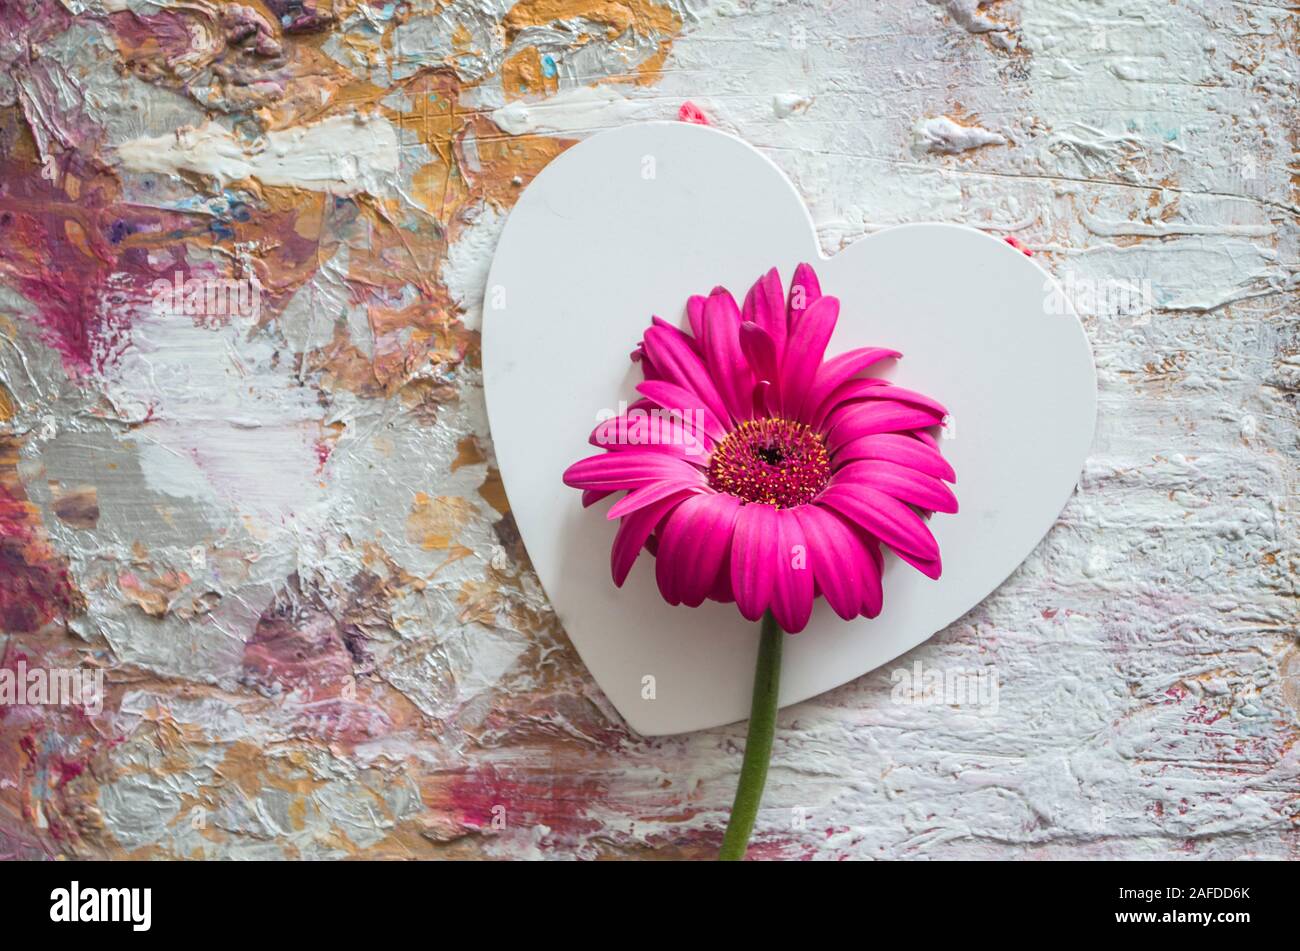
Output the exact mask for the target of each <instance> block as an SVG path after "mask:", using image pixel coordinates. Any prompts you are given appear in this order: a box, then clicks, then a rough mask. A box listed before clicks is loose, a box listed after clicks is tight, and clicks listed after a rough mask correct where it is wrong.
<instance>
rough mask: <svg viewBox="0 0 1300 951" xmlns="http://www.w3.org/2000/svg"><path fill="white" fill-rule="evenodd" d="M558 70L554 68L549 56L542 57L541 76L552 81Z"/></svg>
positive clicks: (552, 60) (553, 62)
mask: <svg viewBox="0 0 1300 951" xmlns="http://www.w3.org/2000/svg"><path fill="white" fill-rule="evenodd" d="M557 73H559V70H558V69H557V68H556V66H555V60H554V59H552V58H551V57H550V56H549V55H548V56H543V57H542V75H543V76H545V77H546V78H547V79H554V78H555V76H556V74H557Z"/></svg>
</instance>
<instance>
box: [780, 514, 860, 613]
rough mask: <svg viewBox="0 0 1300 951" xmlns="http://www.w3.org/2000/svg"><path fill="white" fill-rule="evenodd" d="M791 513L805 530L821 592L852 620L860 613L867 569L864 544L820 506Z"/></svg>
mask: <svg viewBox="0 0 1300 951" xmlns="http://www.w3.org/2000/svg"><path fill="white" fill-rule="evenodd" d="M792 511H793V512H794V513H795V515H796V516H797V517H798V519H799V524H800V526H801V527H802V528H803V534H804V541H805V544H806V545H807V548H808V555H809V558H810V559H811V561H812V571H813V578H814V580H815V581H816V582H817V587H818V589H819V590H820V591H821V593H822V594H823V595H824V596H825V597H826V603H827V604H829V605H830V606H831V609H832V610H833V611H834V612H835V613H836V614H838V615H839V616H840V617H842V618H844V620H846V621H849V620H852V619H853V618H855V617H857V616H858V614H859V613H860V608H861V605H862V577H863V575H864V573H865V572H866V570H867V568H866V561H867V554H866V552H865V551H864V549H863V547H862V543H861V542H860V541H859V540H858V536H857V535H856V534H855V533H854V532H853V531H852V530H851V529H850V528H849V527H848V526H847V525H846V524H844V522H842V521H841V520H840V519H839V518H838V517H837V516H835V515H833V514H831V512H829V511H828V510H826V509H824V508H822V507H821V506H819V505H817V504H813V505H801V506H799V507H798V508H795V509H792Z"/></svg>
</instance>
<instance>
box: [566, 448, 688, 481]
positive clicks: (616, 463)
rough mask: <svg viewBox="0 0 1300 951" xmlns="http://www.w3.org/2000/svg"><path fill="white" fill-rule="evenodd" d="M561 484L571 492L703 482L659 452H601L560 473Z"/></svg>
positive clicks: (679, 461) (681, 463)
mask: <svg viewBox="0 0 1300 951" xmlns="http://www.w3.org/2000/svg"><path fill="white" fill-rule="evenodd" d="M563 478H564V484H565V485H567V486H572V487H573V488H575V489H610V490H613V489H632V488H635V487H637V486H640V485H643V484H645V483H646V482H654V481H657V480H659V479H682V480H689V479H693V478H698V479H703V478H704V477H703V474H702V473H701V471H700V470H699V469H697V468H695V467H694V466H693V465H691V464H690V463H689V462H686V461H685V460H683V459H679V458H677V457H676V456H670V455H668V454H667V453H663V452H647V451H645V450H629V451H628V452H605V453H601V454H600V455H598V456H589V457H587V458H586V459H579V460H578V461H577V462H575V463H574V464H573V465H571V466H569V468H567V469H565V470H564V476H563Z"/></svg>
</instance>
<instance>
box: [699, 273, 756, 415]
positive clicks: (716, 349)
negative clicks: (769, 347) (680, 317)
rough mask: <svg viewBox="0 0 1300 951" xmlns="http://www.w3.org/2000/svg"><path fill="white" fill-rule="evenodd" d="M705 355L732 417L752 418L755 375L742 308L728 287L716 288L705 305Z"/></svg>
mask: <svg viewBox="0 0 1300 951" xmlns="http://www.w3.org/2000/svg"><path fill="white" fill-rule="evenodd" d="M704 358H705V360H706V361H707V363H708V366H709V370H710V371H711V372H712V374H713V380H714V383H715V384H716V385H717V387H718V391H719V392H720V393H721V394H722V398H723V400H724V401H725V402H726V404H727V409H728V410H729V411H730V412H731V418H732V419H737V420H743V419H749V418H750V417H751V416H752V415H753V407H754V398H753V397H754V375H753V373H752V372H751V371H750V369H749V363H748V361H746V359H745V354H744V351H743V350H741V348H740V308H738V307H737V306H736V302H735V301H734V300H732V298H731V295H730V294H729V293H727V290H726V288H723V287H718V288H715V289H714V291H713V293H712V294H710V295H709V300H708V302H707V303H706V304H705V305H704Z"/></svg>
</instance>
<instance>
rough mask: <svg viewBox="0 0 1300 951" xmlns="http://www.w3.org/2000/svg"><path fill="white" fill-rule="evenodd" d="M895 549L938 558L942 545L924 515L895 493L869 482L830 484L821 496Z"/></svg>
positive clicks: (818, 498) (819, 497)
mask: <svg viewBox="0 0 1300 951" xmlns="http://www.w3.org/2000/svg"><path fill="white" fill-rule="evenodd" d="M817 501H818V502H820V503H821V504H823V505H829V506H830V507H831V508H833V509H835V511H837V512H839V513H840V514H841V515H844V516H846V517H847V518H849V519H851V520H852V521H853V522H854V523H855V524H857V525H859V526H861V527H862V528H864V529H866V530H867V531H868V532H870V533H871V534H872V535H875V536H876V537H877V538H879V539H880V540H881V541H883V542H884V543H885V544H886V545H888V546H890V547H891V548H894V549H898V550H901V551H906V552H909V553H911V554H914V555H919V556H920V557H922V558H937V557H938V555H939V545H938V543H936V542H935V540H934V536H933V535H931V534H930V529H929V528H927V527H926V524H925V522H923V521H922V520H921V517H920V516H919V515H917V514H916V513H915V512H913V511H912V510H911V509H910V508H908V507H907V505H905V504H904V503H902V502H900V501H898V499H896V498H894V497H893V496H892V495H886V494H885V493H884V492H881V491H880V490H879V489H873V488H871V487H869V486H865V485H846V484H837V485H830V486H827V487H826V489H825V491H823V492H822V494H821V495H819V496H818V497H817Z"/></svg>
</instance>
